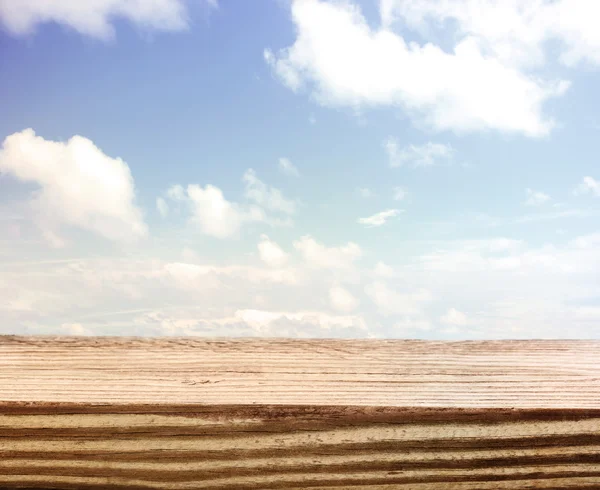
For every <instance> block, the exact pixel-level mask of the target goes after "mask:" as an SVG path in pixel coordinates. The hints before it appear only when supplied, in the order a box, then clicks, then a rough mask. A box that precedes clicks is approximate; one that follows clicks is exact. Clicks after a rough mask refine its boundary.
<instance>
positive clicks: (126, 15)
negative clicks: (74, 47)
mask: <svg viewBox="0 0 600 490" xmlns="http://www.w3.org/2000/svg"><path fill="white" fill-rule="evenodd" d="M204 4H205V5H206V6H207V7H212V8H214V7H216V6H217V2H216V0H206V1H205V2H204ZM118 18H120V19H125V20H127V21H129V22H131V23H132V24H134V25H135V26H137V27H140V28H143V29H147V30H155V31H180V30H183V29H186V28H187V27H188V11H187V7H186V0H152V1H144V0H142V1H140V0H87V1H79V0H18V1H16V2H15V1H10V0H8V1H1V2H0V22H1V23H2V24H3V25H4V27H5V28H6V29H7V30H8V31H9V32H11V33H13V34H16V35H27V34H31V33H32V32H34V31H35V29H36V27H37V26H38V25H39V24H42V23H47V22H53V23H56V24H61V25H64V26H66V27H69V28H71V29H74V30H75V31H77V32H79V33H80V34H83V35H86V36H90V37H95V38H98V39H103V40H108V39H111V38H113V37H114V35H115V28H114V25H113V21H114V20H115V19H118Z"/></svg>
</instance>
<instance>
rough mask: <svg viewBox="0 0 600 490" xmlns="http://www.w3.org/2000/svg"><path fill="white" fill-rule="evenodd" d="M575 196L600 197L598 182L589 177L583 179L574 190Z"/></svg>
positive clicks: (599, 182)
mask: <svg viewBox="0 0 600 490" xmlns="http://www.w3.org/2000/svg"><path fill="white" fill-rule="evenodd" d="M575 194H576V195H581V194H593V195H594V196H600V181H598V180H596V179H594V178H593V177H590V176H587V177H584V178H583V180H582V181H581V184H579V186H578V187H577V188H576V189H575Z"/></svg>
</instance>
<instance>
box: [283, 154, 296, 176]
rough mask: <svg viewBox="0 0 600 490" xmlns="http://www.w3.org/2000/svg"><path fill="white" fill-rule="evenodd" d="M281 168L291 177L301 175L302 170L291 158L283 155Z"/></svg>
mask: <svg viewBox="0 0 600 490" xmlns="http://www.w3.org/2000/svg"><path fill="white" fill-rule="evenodd" d="M279 170H281V171H282V172H283V173H284V174H286V175H290V176H291V177H300V172H299V171H298V169H297V168H296V166H295V165H294V164H293V163H292V162H291V160H290V159H289V158H283V157H282V158H280V159H279Z"/></svg>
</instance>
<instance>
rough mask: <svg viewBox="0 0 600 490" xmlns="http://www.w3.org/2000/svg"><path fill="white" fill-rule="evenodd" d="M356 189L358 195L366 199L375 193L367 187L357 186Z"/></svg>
mask: <svg viewBox="0 0 600 490" xmlns="http://www.w3.org/2000/svg"><path fill="white" fill-rule="evenodd" d="M356 190H357V192H358V195H359V196H360V197H364V198H365V199H368V198H369V197H373V196H374V195H375V194H373V191H372V190H371V189H369V188H367V187H359V188H358V189H356Z"/></svg>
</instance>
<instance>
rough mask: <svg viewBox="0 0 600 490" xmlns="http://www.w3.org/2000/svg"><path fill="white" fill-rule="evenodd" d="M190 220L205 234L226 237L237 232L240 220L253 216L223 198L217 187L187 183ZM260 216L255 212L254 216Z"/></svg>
mask: <svg viewBox="0 0 600 490" xmlns="http://www.w3.org/2000/svg"><path fill="white" fill-rule="evenodd" d="M187 192H188V197H189V199H190V203H191V206H192V210H193V211H192V221H193V222H194V223H196V224H197V225H198V226H199V228H200V229H201V230H202V231H203V232H204V233H205V234H207V235H210V236H214V237H216V238H226V237H228V236H231V235H234V234H236V233H237V232H238V230H239V228H240V226H241V224H242V222H243V221H244V220H246V219H252V218H253V217H254V216H253V215H250V214H245V213H244V212H243V211H242V210H241V209H240V208H239V206H238V205H237V204H236V203H232V202H230V201H228V200H227V199H225V197H224V196H223V192H222V191H221V189H219V188H218V187H215V186H212V185H206V186H205V187H202V186H199V185H196V184H193V185H189V186H188V189H187ZM259 217H260V215H259V213H257V215H256V218H257V219H258V218H259Z"/></svg>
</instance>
